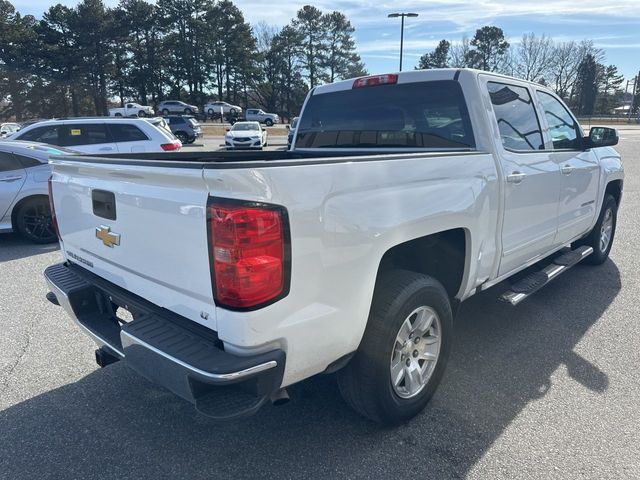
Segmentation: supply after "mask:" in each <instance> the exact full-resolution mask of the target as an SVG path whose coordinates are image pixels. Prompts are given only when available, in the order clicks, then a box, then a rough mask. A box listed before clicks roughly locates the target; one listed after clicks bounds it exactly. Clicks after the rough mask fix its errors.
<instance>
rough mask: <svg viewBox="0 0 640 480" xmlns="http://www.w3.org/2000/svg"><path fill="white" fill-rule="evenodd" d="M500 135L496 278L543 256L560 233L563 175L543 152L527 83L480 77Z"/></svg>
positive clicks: (539, 127) (498, 148)
mask: <svg viewBox="0 0 640 480" xmlns="http://www.w3.org/2000/svg"><path fill="white" fill-rule="evenodd" d="M482 78H483V79H484V81H485V82H486V88H487V90H488V92H489V98H490V100H491V104H492V109H493V117H494V120H495V122H496V123H495V127H496V128H497V132H498V133H499V139H497V142H498V144H497V146H496V147H497V148H496V152H497V154H498V156H499V158H500V164H501V167H502V178H503V182H504V185H503V192H504V214H503V220H502V258H501V261H500V267H499V275H504V274H506V273H509V272H511V271H512V270H514V269H516V268H518V267H520V266H522V265H523V264H525V263H527V262H529V261H531V260H533V259H535V258H537V257H539V256H540V255H542V254H544V253H547V252H548V251H549V250H550V249H551V248H552V247H553V246H554V240H555V236H556V230H557V228H558V215H557V212H558V198H559V196H560V188H561V176H560V168H559V167H558V164H557V163H556V162H555V161H554V160H553V158H552V156H551V153H550V152H548V151H546V150H545V149H544V148H545V146H544V138H543V135H542V128H541V126H540V121H539V119H538V116H537V113H536V108H535V105H534V97H533V93H532V92H531V91H530V89H529V88H528V87H527V84H525V83H519V82H516V81H515V80H513V81H512V80H502V79H496V78H493V77H489V76H483V77H482Z"/></svg>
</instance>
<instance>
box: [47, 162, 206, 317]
mask: <svg viewBox="0 0 640 480" xmlns="http://www.w3.org/2000/svg"><path fill="white" fill-rule="evenodd" d="M51 163H52V165H53V178H52V189H53V198H54V202H55V210H56V216H57V218H58V225H59V228H60V237H61V246H62V248H63V250H64V252H65V254H66V257H67V259H68V260H70V261H72V262H74V263H76V264H78V265H81V266H83V267H84V268H86V269H88V270H90V271H91V272H93V273H95V274H97V275H99V276H101V277H103V278H105V279H107V280H109V281H110V282H112V283H115V284H116V285H118V286H121V287H122V288H124V289H126V290H128V291H130V292H132V293H135V294H137V295H139V296H141V297H143V298H145V299H147V300H149V301H151V302H153V303H155V304H156V305H158V306H160V307H163V308H166V309H169V310H171V311H173V312H175V313H178V314H179V315H183V316H185V317H187V318H189V319H191V320H194V321H196V322H199V323H201V324H203V325H205V326H207V327H209V328H213V329H215V328H216V322H215V308H214V300H213V294H212V289H211V273H210V268H209V251H208V250H209V248H208V243H207V226H206V204H207V197H208V190H207V187H206V185H205V183H204V181H203V179H202V169H201V168H198V167H195V165H189V164H186V165H185V168H175V167H174V168H168V167H158V166H153V167H151V168H149V167H146V166H139V165H120V164H104V163H84V162H83V163H79V162H72V161H66V160H64V159H59V160H54V161H52V162H51ZM190 167H191V168H190ZM110 203H114V204H115V205H114V206H113V208H115V215H112V214H111V208H112V207H110V206H109V204H110Z"/></svg>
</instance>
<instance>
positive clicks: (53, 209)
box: [49, 177, 60, 240]
mask: <svg viewBox="0 0 640 480" xmlns="http://www.w3.org/2000/svg"><path fill="white" fill-rule="evenodd" d="M49 210H51V230H53V233H55V234H56V236H57V237H58V240H60V233H59V230H58V219H57V218H56V207H55V206H54V204H53V182H52V177H49Z"/></svg>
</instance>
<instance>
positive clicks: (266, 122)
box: [264, 118, 273, 127]
mask: <svg viewBox="0 0 640 480" xmlns="http://www.w3.org/2000/svg"><path fill="white" fill-rule="evenodd" d="M264 124H265V125H266V126H267V127H273V120H271V119H270V118H267V119H266V120H265V121H264Z"/></svg>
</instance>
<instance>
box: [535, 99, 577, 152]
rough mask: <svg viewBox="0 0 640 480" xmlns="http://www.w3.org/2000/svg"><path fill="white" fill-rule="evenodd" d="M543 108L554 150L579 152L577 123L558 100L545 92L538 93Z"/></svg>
mask: <svg viewBox="0 0 640 480" xmlns="http://www.w3.org/2000/svg"><path fill="white" fill-rule="evenodd" d="M538 94H539V95H540V102H542V107H543V108H544V117H545V118H546V120H547V125H549V134H550V135H551V140H552V141H553V149H554V150H566V149H569V150H579V149H580V144H581V140H582V133H581V131H580V127H579V125H578V122H576V120H575V119H574V118H573V116H572V115H571V114H570V113H569V111H568V110H567V109H566V108H565V106H564V105H562V103H560V101H558V99H556V98H555V97H553V96H551V95H549V94H548V93H546V92H540V91H538Z"/></svg>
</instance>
